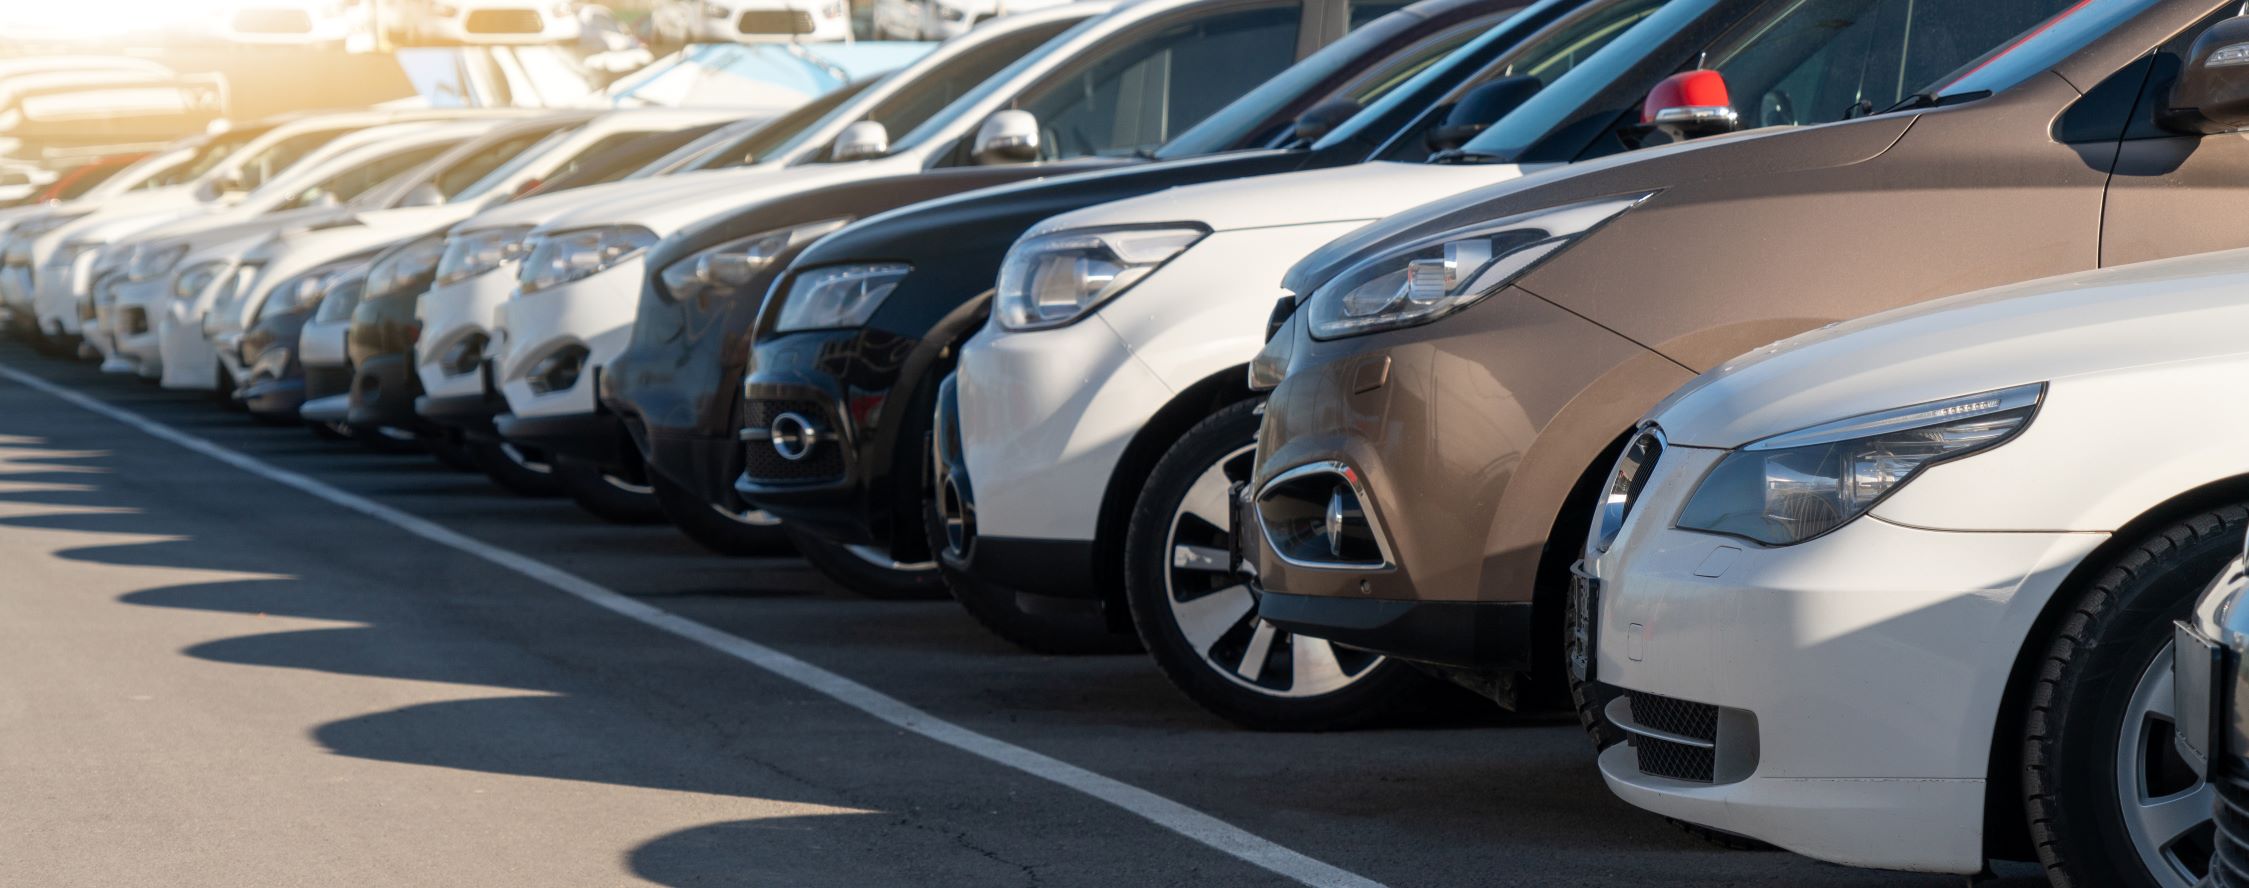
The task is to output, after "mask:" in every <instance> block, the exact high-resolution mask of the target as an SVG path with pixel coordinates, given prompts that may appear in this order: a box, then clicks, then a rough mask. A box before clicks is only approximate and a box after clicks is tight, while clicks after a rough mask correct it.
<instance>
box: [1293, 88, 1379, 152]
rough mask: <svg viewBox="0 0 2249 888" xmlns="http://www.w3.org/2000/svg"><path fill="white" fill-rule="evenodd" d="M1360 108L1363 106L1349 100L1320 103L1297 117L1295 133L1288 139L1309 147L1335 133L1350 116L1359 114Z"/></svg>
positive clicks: (1332, 100) (1331, 100)
mask: <svg viewBox="0 0 2249 888" xmlns="http://www.w3.org/2000/svg"><path fill="white" fill-rule="evenodd" d="M1362 107H1364V106H1362V105H1360V104H1359V103H1358V102H1355V101H1352V100H1350V99H1330V100H1328V101H1325V102H1321V103H1319V104H1317V105H1314V106H1312V107H1311V109H1310V110H1307V111H1305V112H1304V113H1303V114H1300V115H1297V118H1296V131H1295V132H1294V133H1293V134H1292V135H1291V136H1290V137H1291V138H1292V139H1294V140H1295V141H1298V142H1302V143H1304V144H1306V145H1310V144H1312V143H1313V142H1317V141H1319V140H1321V139H1323V138H1326V137H1327V134H1329V133H1332V132H1335V128H1336V127H1339V126H1342V125H1343V122H1344V121H1346V120H1350V119H1351V115H1353V114H1357V113H1359V111H1360V109H1361V108H1362Z"/></svg>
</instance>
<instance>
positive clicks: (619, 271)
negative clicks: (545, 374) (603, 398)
mask: <svg viewBox="0 0 2249 888" xmlns="http://www.w3.org/2000/svg"><path fill="white" fill-rule="evenodd" d="M642 261H643V260H642V259H641V258H634V259H631V260H628V261H626V262H624V263H622V264H619V265H617V266H616V267H613V268H610V269H607V270H605V271H602V272H601V273H599V274H596V275H593V276H591V277H587V278H584V279H582V280H576V281H572V282H570V283H568V284H564V285H562V286H559V287H553V288H550V289H546V290H541V291H539V292H536V293H530V294H526V295H523V296H518V297H516V298H513V299H509V300H506V301H505V302H503V303H501V305H500V306H499V308H498V309H497V310H496V311H495V312H494V314H493V319H494V326H495V327H497V328H498V329H499V330H502V331H505V332H504V333H503V334H502V335H498V336H495V337H494V338H495V339H497V340H499V343H500V345H499V352H498V358H497V360H498V367H497V368H496V369H497V370H498V373H497V374H496V375H495V377H494V379H495V380H496V381H497V382H498V383H499V387H500V393H501V394H502V395H503V396H505V397H506V398H507V401H508V411H509V412H511V413H514V414H515V415H517V416H519V417H525V418H530V417H537V416H569V415H573V414H582V413H583V414H590V413H594V412H596V411H597V410H598V409H599V408H598V404H599V401H600V398H599V396H598V391H597V387H596V385H595V381H594V377H595V375H596V371H597V369H598V368H601V367H605V366H607V365H608V364H609V362H610V361H613V360H615V359H616V357H617V356H618V355H619V354H622V353H623V352H624V350H625V346H626V345H627V344H628V342H629V341H630V340H631V339H632V327H633V315H634V311H635V309H636V308H637V307H638V305H639V296H640V283H641V275H642V274H643V271H644V269H643V265H642ZM577 349H583V350H584V352H585V357H584V359H583V361H582V362H581V363H580V365H579V369H578V373H577V380H576V382H575V383H573V384H571V385H569V386H568V387H564V388H559V389H552V390H542V389H540V388H535V387H534V386H533V385H532V383H531V376H532V374H533V373H534V372H536V371H537V370H538V369H539V367H540V366H541V365H542V362H544V361H546V360H547V359H548V358H550V357H554V356H555V355H558V354H564V353H567V352H570V351H572V350H577Z"/></svg>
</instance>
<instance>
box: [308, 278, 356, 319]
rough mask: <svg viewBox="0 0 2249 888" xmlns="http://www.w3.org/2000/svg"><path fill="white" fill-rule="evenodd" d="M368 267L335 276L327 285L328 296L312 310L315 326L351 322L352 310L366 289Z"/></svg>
mask: <svg viewBox="0 0 2249 888" xmlns="http://www.w3.org/2000/svg"><path fill="white" fill-rule="evenodd" d="M368 270H369V266H366V265H359V266H354V267H352V268H350V269H348V270H346V271H344V272H342V273H340V274H338V275H337V276H336V279H335V280H333V281H330V282H329V284H328V295H327V296H324V297H322V298H321V300H320V307H319V308H317V309H314V310H313V313H312V320H313V323H316V324H337V323H342V322H344V321H349V320H351V311H352V309H355V308H358V307H359V296H360V294H361V293H362V292H363V291H364V290H365V289H366V287H367V272H368Z"/></svg>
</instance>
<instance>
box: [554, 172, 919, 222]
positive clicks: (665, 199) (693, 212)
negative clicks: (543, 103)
mask: <svg viewBox="0 0 2249 888" xmlns="http://www.w3.org/2000/svg"><path fill="white" fill-rule="evenodd" d="M729 172H730V173H733V175H728V176H726V177H725V178H723V179H721V178H710V179H703V180H700V181H691V182H673V183H671V184H669V185H667V186H665V187H662V188H654V189H648V190H646V191H642V192H636V193H634V194H632V195H631V196H629V197H620V198H618V199H614V200H606V201H602V202H599V203H595V204H579V205H576V206H573V207H572V208H571V209H570V210H568V211H566V212H563V213H558V214H556V215H555V216H554V217H552V218H550V219H548V220H547V221H545V222H542V223H539V231H540V232H541V233H544V232H549V231H563V230H567V229H572V228H595V227H600V226H605V225H638V226H641V227H643V228H647V229H648V230H650V231H654V232H656V234H657V235H659V236H662V235H668V234H672V233H674V232H677V231H679V230H680V229H682V228H685V227H687V226H689V225H692V224H694V223H695V222H698V221H701V220H703V219H707V218H710V217H711V216H713V215H716V214H719V213H723V212H725V211H726V210H727V209H729V208H731V207H734V206H738V205H741V204H746V203H751V202H754V201H761V200H769V199H771V198H772V197H774V196H775V195H778V194H784V193H787V192H790V191H798V190H804V189H809V188H818V187H821V186H823V185H830V184H834V183H836V182H846V181H851V180H854V179H863V178H869V177H872V176H874V175H877V174H878V173H879V172H880V165H878V164H867V163H845V164H823V165H819V166H810V167H798V168H795V169H791V170H788V171H787V172H785V173H778V174H777V172H776V171H764V170H758V169H756V168H754V167H752V168H750V169H746V170H739V171H729Z"/></svg>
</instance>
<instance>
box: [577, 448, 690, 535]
mask: <svg viewBox="0 0 2249 888" xmlns="http://www.w3.org/2000/svg"><path fill="white" fill-rule="evenodd" d="M552 467H553V469H554V477H555V480H556V481H558V482H560V483H561V484H562V490H563V492H564V493H566V494H568V495H569V497H570V499H571V501H572V502H575V503H577V504H578V508H581V509H584V510H586V511H588V512H591V513H593V516H594V517H596V518H599V519H601V520H603V521H607V522H610V523H612V524H660V523H663V521H664V508H663V506H662V505H660V504H658V503H657V502H656V491H655V490H654V489H652V488H650V487H649V486H648V485H646V484H641V483H636V482H635V481H634V479H632V478H627V477H623V476H621V475H620V474H619V473H616V472H611V471H609V470H607V469H604V468H602V467H601V466H598V465H594V464H593V463H589V462H580V461H578V460H574V459H563V458H559V457H558V458H556V459H555V460H554V462H553V463H552ZM643 474H645V471H644V472H643Z"/></svg>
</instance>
